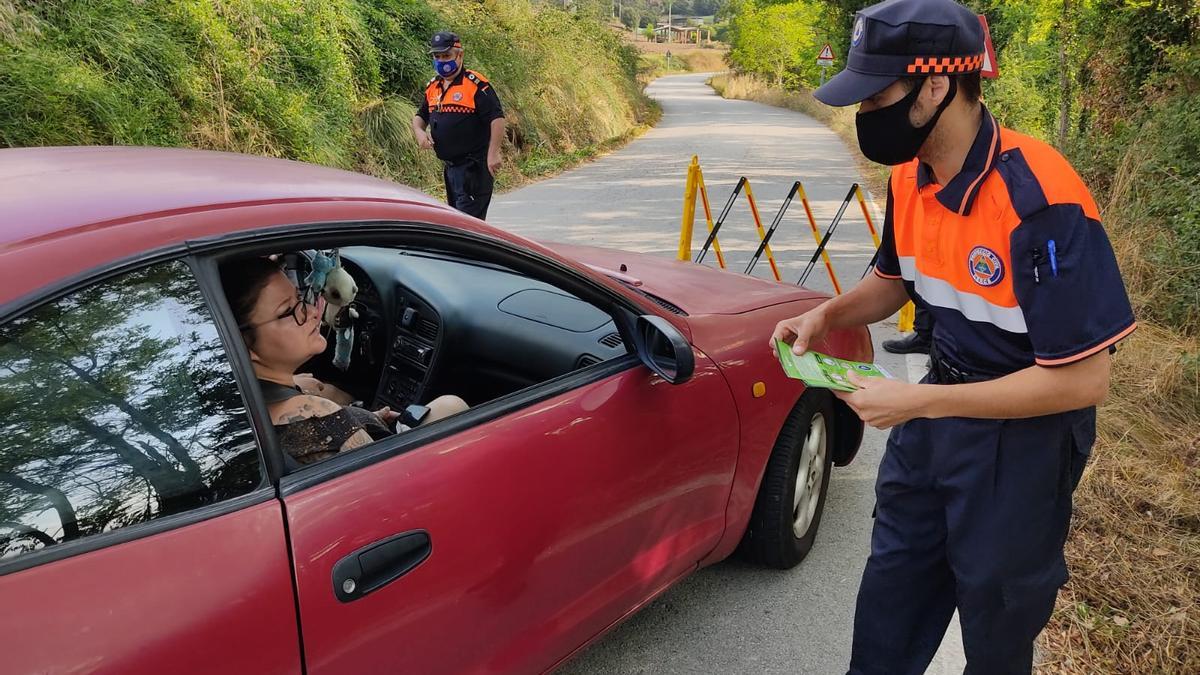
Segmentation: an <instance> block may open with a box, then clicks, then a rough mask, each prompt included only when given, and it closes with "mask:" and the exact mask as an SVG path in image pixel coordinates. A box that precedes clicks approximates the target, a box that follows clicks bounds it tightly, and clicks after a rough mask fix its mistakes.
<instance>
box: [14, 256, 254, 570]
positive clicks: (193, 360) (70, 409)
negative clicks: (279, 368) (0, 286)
mask: <svg viewBox="0 0 1200 675" xmlns="http://www.w3.org/2000/svg"><path fill="white" fill-rule="evenodd" d="M261 480H262V475H261V470H260V467H259V459H258V453H257V451H256V450H255V445H254V438H253V435H252V433H251V430H250V422H249V419H248V417H247V415H246V411H245V409H244V406H243V403H242V399H241V397H240V395H239V393H238V390H237V386H236V384H235V382H234V378H233V374H232V371H231V369H230V366H229V365H228V362H227V359H226V357H225V352H224V350H223V349H222V347H221V343H220V340H219V338H218V335H217V331H216V327H215V326H214V325H213V323H212V320H211V316H210V314H209V312H208V310H207V309H206V307H205V304H204V301H203V299H202V297H201V294H200V291H199V288H198V286H197V284H196V281H195V279H194V277H193V276H192V274H191V272H190V270H189V269H188V267H187V266H186V265H185V264H183V263H182V262H172V263H167V264H162V265H158V266H155V267H151V268H147V269H144V270H140V271H136V272H132V273H129V274H125V275H123V276H120V277H118V278H115V279H110V280H107V281H104V282H102V283H98V284H96V285H93V286H90V287H87V288H84V289H83V290H80V291H77V292H75V293H72V294H70V295H67V296H65V297H62V298H60V299H58V300H56V301H54V302H51V303H48V304H46V305H43V306H41V307H39V308H37V309H35V310H33V311H31V312H28V313H26V314H23V315H22V316H20V317H18V318H16V319H14V320H12V321H10V322H8V323H7V324H6V325H4V326H0V560H2V559H11V558H15V557H18V556H21V555H24V554H27V553H29V552H32V551H37V550H41V549H45V548H47V547H51V546H54V545H55V544H59V543H64V542H69V541H72V540H76V539H80V538H83V537H88V536H90V535H95V534H100V533H103V532H109V531H112V530H116V529H119V528H122V527H127V526H130V525H134V524H137V523H142V522H146V521H150V520H153V519H155V518H160V517H163V516H167V515H171V514H177V513H181V512H185V511H188V510H191V509H195V508H197V507H201V506H204V505H206V504H212V503H215V502H218V501H221V500H225V499H229V498H231V497H235V496H238V495H242V494H246V493H248V492H250V491H252V490H253V489H254V488H255V487H256V486H257V485H259V484H260V482H261Z"/></svg>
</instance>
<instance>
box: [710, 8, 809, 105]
mask: <svg viewBox="0 0 1200 675" xmlns="http://www.w3.org/2000/svg"><path fill="white" fill-rule="evenodd" d="M735 11H736V13H735V14H734V15H733V18H732V20H731V22H730V33H731V44H732V48H731V49H730V52H729V59H730V61H731V62H732V63H733V65H734V67H736V68H737V69H738V70H740V71H743V72H751V73H757V74H759V75H763V76H766V77H769V78H770V79H771V80H773V81H774V83H775V84H776V86H787V87H798V86H802V85H810V86H811V85H812V84H814V80H815V79H816V78H817V77H818V76H819V74H818V73H817V66H816V61H815V59H816V57H817V52H818V51H819V50H820V45H818V44H817V39H816V36H817V26H818V22H819V20H820V17H821V13H822V7H821V6H820V5H819V3H817V2H812V1H810V0H796V1H794V2H789V3H785V4H771V5H762V6H759V5H757V4H754V3H753V2H744V3H742V4H740V5H739V6H738V7H737V8H736V10H735Z"/></svg>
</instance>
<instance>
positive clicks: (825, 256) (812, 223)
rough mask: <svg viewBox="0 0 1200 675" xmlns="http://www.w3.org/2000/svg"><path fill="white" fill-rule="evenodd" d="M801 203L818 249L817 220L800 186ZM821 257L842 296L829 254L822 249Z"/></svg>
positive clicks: (819, 239) (835, 290)
mask: <svg viewBox="0 0 1200 675" xmlns="http://www.w3.org/2000/svg"><path fill="white" fill-rule="evenodd" d="M800 203H801V204H803V205H804V213H805V215H807V216H808V225H809V227H811V228H812V235H813V242H814V243H816V245H817V247H818V248H820V246H821V234H820V233H819V232H818V231H817V219H816V218H813V213H812V208H810V207H809V205H808V195H807V194H805V193H804V186H803V185H801V186H800ZM821 257H822V258H823V259H824V260H825V271H827V272H829V281H830V282H831V283H832V284H833V290H834V292H835V294H837V295H841V294H842V286H841V284H839V283H838V280H837V275H836V274H834V273H833V263H832V262H830V260H829V252H828V251H826V250H824V249H821Z"/></svg>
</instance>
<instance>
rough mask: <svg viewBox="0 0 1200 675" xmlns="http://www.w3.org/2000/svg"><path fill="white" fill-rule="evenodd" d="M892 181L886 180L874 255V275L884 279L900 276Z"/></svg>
mask: <svg viewBox="0 0 1200 675" xmlns="http://www.w3.org/2000/svg"><path fill="white" fill-rule="evenodd" d="M892 202H893V199H892V181H891V180H890V179H889V180H888V189H887V205H886V206H885V207H884V211H883V237H882V239H881V240H880V242H879V252H878V254H877V255H876V257H875V275H876V276H880V277H883V278H884V279H899V278H900V259H899V258H898V257H897V256H896V232H895V218H894V217H893V204H892Z"/></svg>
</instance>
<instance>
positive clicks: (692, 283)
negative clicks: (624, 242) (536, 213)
mask: <svg viewBox="0 0 1200 675" xmlns="http://www.w3.org/2000/svg"><path fill="white" fill-rule="evenodd" d="M543 245H544V246H546V247H547V248H550V249H552V250H553V251H555V252H556V253H558V254H559V255H562V256H564V257H567V258H571V259H572V260H576V261H578V262H580V263H583V264H584V265H587V266H589V267H591V268H592V269H594V270H596V271H597V272H600V273H602V274H607V275H608V276H610V277H613V278H615V279H617V280H619V281H623V282H625V283H628V284H631V285H633V286H634V287H635V288H637V289H638V290H641V291H644V292H646V293H649V294H651V295H655V296H658V297H659V298H662V299H664V300H667V301H669V302H670V303H671V304H673V305H675V306H677V307H679V308H680V309H682V310H684V311H685V312H687V313H688V314H742V313H745V312H749V311H753V310H755V309H759V308H762V307H768V306H771V305H777V304H779V303H782V302H790V301H793V300H805V299H811V298H824V297H826V296H825V295H824V294H821V293H818V292H816V291H812V290H809V289H807V288H801V287H799V286H795V285H792V284H786V283H778V282H775V281H768V280H766V279H758V278H755V277H751V276H747V275H744V274H736V273H733V272H727V271H725V270H721V269H717V268H714V267H707V266H705V265H697V264H695V263H692V262H683V261H679V260H671V259H669V258H662V257H658V256H651V255H645V254H642V253H630V252H628V251H618V250H615V249H609V248H599V247H595V246H578V245H575V244H557V243H544V244H543Z"/></svg>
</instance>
